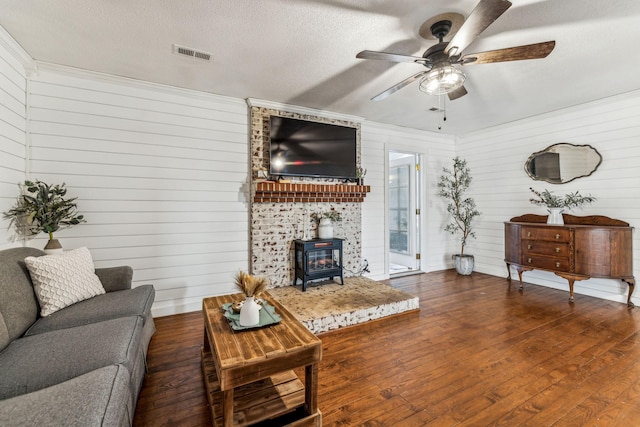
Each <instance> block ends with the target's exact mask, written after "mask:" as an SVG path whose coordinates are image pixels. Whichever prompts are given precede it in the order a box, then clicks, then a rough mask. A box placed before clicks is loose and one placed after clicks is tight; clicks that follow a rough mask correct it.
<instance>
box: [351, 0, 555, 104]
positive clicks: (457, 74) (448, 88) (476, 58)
mask: <svg viewBox="0 0 640 427" xmlns="http://www.w3.org/2000/svg"><path fill="white" fill-rule="evenodd" d="M509 7H511V2H509V1H507V0H480V2H479V3H478V4H477V5H476V7H475V8H474V9H473V11H472V12H471V14H469V17H468V18H467V19H466V20H465V21H464V22H463V23H462V25H461V26H460V27H459V29H457V27H458V26H459V22H460V20H461V18H462V16H461V15H459V14H455V13H448V14H441V15H438V16H436V17H433V18H431V19H429V20H428V21H426V22H425V23H424V24H422V26H421V27H420V35H421V36H422V37H423V38H425V39H431V38H433V39H436V40H438V43H437V44H435V45H433V46H431V47H430V48H429V49H427V50H426V51H425V52H424V54H423V55H422V57H417V56H407V55H402V54H397V53H389V52H376V51H371V50H364V51H362V52H360V53H358V54H357V55H356V58H361V59H376V60H383V61H391V62H411V63H414V64H420V65H422V66H424V67H425V68H426V69H427V71H424V70H423V71H421V72H419V73H417V74H414V75H413V76H411V77H408V78H406V79H404V80H403V81H401V82H400V83H397V84H395V85H393V86H391V87H390V88H389V89H387V90H385V91H384V92H382V93H379V94H378V95H376V96H374V97H373V98H371V99H372V100H373V101H381V100H383V99H385V98H386V97H388V96H389V95H391V94H393V93H395V92H397V91H398V90H400V89H402V88H403V87H405V86H407V85H409V84H410V83H412V82H413V81H415V80H420V86H419V89H420V90H421V91H422V92H424V93H426V94H429V95H444V94H447V96H448V97H449V100H451V101H453V100H455V99H458V98H461V97H462V96H464V95H466V94H467V90H466V89H465V87H464V86H463V84H464V81H465V79H466V75H465V73H464V72H462V70H461V69H460V68H459V67H457V66H456V65H458V66H460V65H472V64H489V63H496V62H506V61H520V60H525V59H538V58H545V57H547V55H549V54H550V53H551V51H552V50H553V48H554V47H555V41H547V42H542V43H534V44H530V45H525V46H515V47H509V48H504V49H497V50H492V51H487V52H478V53H470V54H466V55H464V56H463V53H464V51H465V49H466V48H467V47H469V45H471V44H472V43H473V41H474V40H475V39H476V37H478V36H479V35H480V33H482V32H483V31H484V30H486V29H487V27H489V25H491V24H492V23H493V22H494V21H495V20H496V19H498V18H499V17H500V16H501V15H502V14H503V13H504V12H506V10H507V9H509ZM452 29H454V30H455V29H457V31H455V32H454V35H453V37H452V38H451V40H450V41H449V42H445V41H444V38H445V37H446V36H447V35H451V34H452ZM427 32H430V33H431V36H432V37H429V36H428V35H427Z"/></svg>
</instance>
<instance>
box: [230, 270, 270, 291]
mask: <svg viewBox="0 0 640 427" xmlns="http://www.w3.org/2000/svg"><path fill="white" fill-rule="evenodd" d="M235 284H236V286H237V287H238V289H240V290H241V291H242V292H243V293H244V294H245V295H246V296H248V297H257V296H258V295H260V294H261V293H262V292H263V291H264V290H266V289H267V279H266V278H264V277H255V276H252V275H250V274H248V273H245V272H244V271H240V272H238V274H236V277H235Z"/></svg>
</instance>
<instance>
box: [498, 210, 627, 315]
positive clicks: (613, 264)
mask: <svg viewBox="0 0 640 427" xmlns="http://www.w3.org/2000/svg"><path fill="white" fill-rule="evenodd" d="M563 218H564V225H548V224H547V223H546V222H547V216H546V215H533V214H527V215H522V216H518V217H514V218H511V221H509V222H505V223H504V248H505V249H504V252H505V256H504V261H505V262H506V263H507V270H508V273H509V276H508V280H511V266H513V267H514V268H515V269H516V270H517V271H518V276H519V278H520V288H522V273H523V272H524V271H529V270H534V269H537V270H546V271H551V272H553V273H555V274H557V275H558V276H560V277H562V278H564V279H566V280H567V281H568V282H569V292H570V296H569V301H570V302H573V284H574V282H575V281H578V280H586V279H590V278H592V277H600V278H607V279H620V280H622V281H623V282H625V283H627V284H628V285H629V295H628V297H627V305H628V306H629V307H633V303H632V302H631V294H632V293H633V288H634V286H635V279H634V277H633V258H632V255H633V254H632V232H633V228H632V227H629V224H628V223H626V222H624V221H620V220H617V219H613V218H608V217H605V216H599V215H594V216H583V217H580V216H574V215H568V214H564V215H563Z"/></svg>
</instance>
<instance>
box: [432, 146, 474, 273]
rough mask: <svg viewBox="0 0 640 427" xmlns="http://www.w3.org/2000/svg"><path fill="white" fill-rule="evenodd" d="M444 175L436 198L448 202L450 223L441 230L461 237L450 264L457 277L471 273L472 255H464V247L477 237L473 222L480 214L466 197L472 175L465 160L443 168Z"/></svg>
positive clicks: (455, 159) (459, 159)
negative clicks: (471, 238)
mask: <svg viewBox="0 0 640 427" xmlns="http://www.w3.org/2000/svg"><path fill="white" fill-rule="evenodd" d="M442 171H443V175H442V176H440V180H439V181H438V188H439V192H438V195H439V196H440V197H442V198H443V199H445V200H447V201H448V204H447V212H449V215H451V222H450V223H449V224H447V225H446V227H445V228H444V230H445V231H448V232H449V233H451V234H454V235H455V234H459V235H460V243H461V247H460V253H459V254H454V255H453V256H452V258H453V264H454V266H455V268H456V271H457V272H458V273H459V274H463V275H470V274H471V273H472V272H473V265H474V258H473V255H468V254H465V253H464V247H465V245H466V244H467V240H468V239H469V238H470V237H476V236H475V233H474V232H473V228H472V222H473V220H474V218H475V217H477V216H479V215H480V212H478V210H477V209H476V203H475V201H474V200H473V199H472V198H470V197H465V193H466V191H467V190H468V189H469V186H470V184H471V174H470V170H469V168H468V167H467V162H466V160H463V159H461V158H460V157H455V158H454V159H453V169H447V168H446V167H444V168H442Z"/></svg>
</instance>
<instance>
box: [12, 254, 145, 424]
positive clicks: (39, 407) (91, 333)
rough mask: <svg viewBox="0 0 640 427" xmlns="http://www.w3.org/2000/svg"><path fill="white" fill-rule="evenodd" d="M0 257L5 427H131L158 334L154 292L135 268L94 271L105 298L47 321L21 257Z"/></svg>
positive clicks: (47, 318)
mask: <svg viewBox="0 0 640 427" xmlns="http://www.w3.org/2000/svg"><path fill="white" fill-rule="evenodd" d="M40 255H43V252H42V251H40V250H38V249H33V248H12V249H7V250H4V251H0V425H1V426H3V427H8V426H36V425H37V426H83V427H86V426H130V425H131V424H132V422H133V413H134V410H135V406H136V401H137V398H138V394H139V393H140V389H141V386H142V381H143V379H144V374H145V368H146V356H147V348H148V346H149V341H150V340H151V336H152V335H153V334H154V332H155V325H154V322H153V317H152V316H151V305H152V304H153V300H154V297H155V291H154V288H153V286H151V285H143V286H139V287H136V288H133V289H131V279H132V276H133V271H132V269H131V267H113V268H104V269H96V271H95V272H96V275H97V276H98V277H99V279H100V281H101V283H102V285H103V286H104V288H105V291H106V293H105V294H102V295H98V296H95V297H93V298H90V299H87V300H85V301H81V302H78V303H75V304H73V305H71V306H69V307H66V308H63V309H62V310H60V311H57V312H55V313H53V314H51V315H49V316H47V317H40V316H39V314H38V313H39V312H40V310H39V305H38V299H37V298H36V295H35V293H34V289H33V285H32V283H31V279H30V276H29V272H28V270H27V267H26V266H25V264H24V261H23V260H24V258H25V257H28V256H40Z"/></svg>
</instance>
